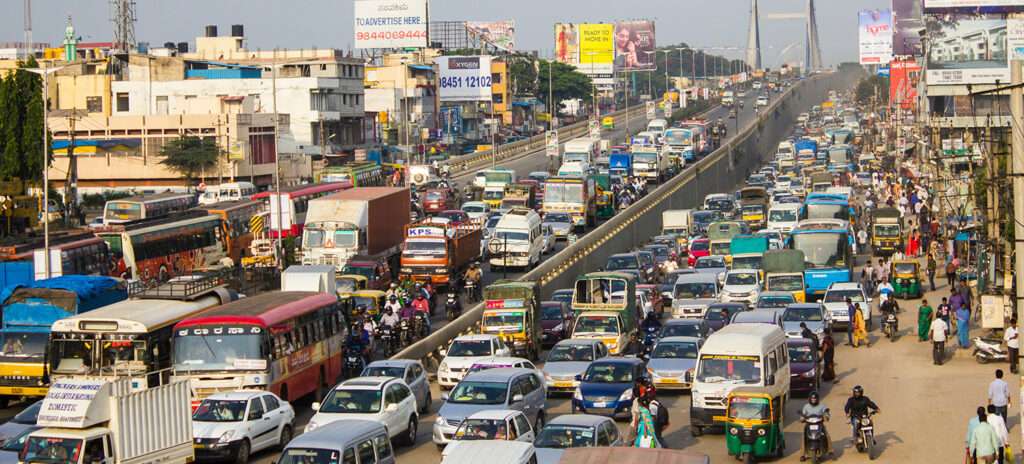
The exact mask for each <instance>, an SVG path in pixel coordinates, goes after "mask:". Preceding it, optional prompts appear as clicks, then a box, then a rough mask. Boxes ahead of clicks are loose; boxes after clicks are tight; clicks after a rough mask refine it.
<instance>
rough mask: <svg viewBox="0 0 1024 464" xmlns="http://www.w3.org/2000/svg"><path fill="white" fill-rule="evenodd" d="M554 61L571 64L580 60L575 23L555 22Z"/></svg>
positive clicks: (578, 40)
mask: <svg viewBox="0 0 1024 464" xmlns="http://www.w3.org/2000/svg"><path fill="white" fill-rule="evenodd" d="M555 61H558V62H559V63H564V64H571V65H573V66H576V65H577V64H578V63H579V62H580V39H579V32H578V31H577V30H576V25H575V24H572V23H557V24H555Z"/></svg>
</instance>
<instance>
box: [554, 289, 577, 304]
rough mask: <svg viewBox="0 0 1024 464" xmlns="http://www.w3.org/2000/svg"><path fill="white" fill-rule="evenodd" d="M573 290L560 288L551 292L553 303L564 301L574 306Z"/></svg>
mask: <svg viewBox="0 0 1024 464" xmlns="http://www.w3.org/2000/svg"><path fill="white" fill-rule="evenodd" d="M572 291H573V290H572V289H571V288H560V289H558V290H555V291H554V292H551V300H552V301H564V302H565V303H566V304H568V305H571V304H572Z"/></svg>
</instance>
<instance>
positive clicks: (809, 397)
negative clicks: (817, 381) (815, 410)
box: [807, 391, 820, 406]
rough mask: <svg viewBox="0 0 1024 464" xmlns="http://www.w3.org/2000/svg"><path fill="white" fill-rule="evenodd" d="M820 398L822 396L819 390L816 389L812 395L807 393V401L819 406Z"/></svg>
mask: <svg viewBox="0 0 1024 464" xmlns="http://www.w3.org/2000/svg"><path fill="white" fill-rule="evenodd" d="M819 400H820V398H819V397H818V392H816V391H812V392H811V394H810V395H807V402H808V403H811V405H812V406H817V405H818V401H819Z"/></svg>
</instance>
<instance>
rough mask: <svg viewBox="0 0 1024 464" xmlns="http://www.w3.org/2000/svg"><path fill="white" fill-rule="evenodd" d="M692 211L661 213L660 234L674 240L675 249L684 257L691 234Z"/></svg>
mask: <svg viewBox="0 0 1024 464" xmlns="http://www.w3.org/2000/svg"><path fill="white" fill-rule="evenodd" d="M692 214H693V210H692V209H672V210H668V211H662V213H661V234H662V235H672V236H675V238H676V249H677V250H678V251H679V252H680V254H681V255H685V254H686V252H687V250H688V247H689V245H690V235H695V234H693V232H694V230H693V229H692V225H693V224H692V220H691V215H692Z"/></svg>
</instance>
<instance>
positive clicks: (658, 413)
mask: <svg viewBox="0 0 1024 464" xmlns="http://www.w3.org/2000/svg"><path fill="white" fill-rule="evenodd" d="M647 397H648V402H649V403H650V406H649V407H648V409H649V410H650V411H651V415H652V416H653V417H654V436H655V437H657V439H658V448H668V445H666V444H665V438H664V437H662V435H661V434H662V433H663V432H664V430H665V429H666V428H668V426H669V418H668V407H667V406H664V405H662V404H661V402H660V401H658V399H657V398H656V397H655V392H654V390H648V391H647Z"/></svg>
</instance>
